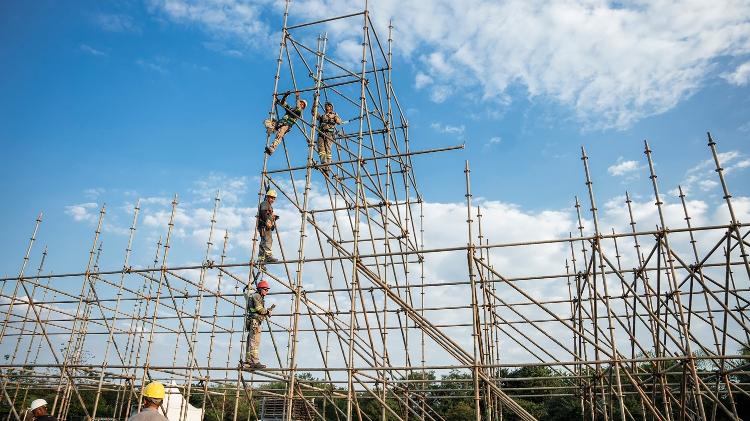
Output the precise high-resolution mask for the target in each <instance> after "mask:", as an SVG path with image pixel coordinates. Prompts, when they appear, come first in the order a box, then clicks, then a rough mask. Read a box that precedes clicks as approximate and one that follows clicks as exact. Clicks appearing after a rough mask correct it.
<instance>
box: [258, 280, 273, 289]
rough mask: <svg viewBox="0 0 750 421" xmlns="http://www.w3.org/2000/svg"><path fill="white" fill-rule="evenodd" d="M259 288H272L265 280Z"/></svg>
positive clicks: (260, 283)
mask: <svg viewBox="0 0 750 421" xmlns="http://www.w3.org/2000/svg"><path fill="white" fill-rule="evenodd" d="M258 288H269V289H270V287H269V286H268V281H266V280H265V279H264V280H262V281H260V282H258Z"/></svg>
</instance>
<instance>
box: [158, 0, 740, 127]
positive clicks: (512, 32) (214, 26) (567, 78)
mask: <svg viewBox="0 0 750 421" xmlns="http://www.w3.org/2000/svg"><path fill="white" fill-rule="evenodd" d="M149 5H150V8H151V10H152V11H154V12H155V13H158V14H160V15H162V16H165V17H166V18H168V19H169V20H171V21H173V22H177V23H182V24H197V25H199V26H200V27H202V28H204V29H205V30H206V31H207V32H209V33H210V34H212V35H214V36H215V37H221V38H225V39H226V38H228V37H233V38H234V39H235V40H237V41H238V42H240V43H243V45H250V46H254V47H262V48H261V49H263V50H265V48H266V47H268V46H270V45H272V43H271V42H269V39H270V37H271V32H272V29H270V25H269V24H267V23H266V22H265V21H264V20H263V16H264V15H266V14H268V13H275V14H278V13H279V8H278V6H277V5H275V4H273V3H270V2H266V1H265V0H258V1H254V2H247V1H240V0H208V1H205V2H192V1H187V0H149ZM326 5H327V6H326V7H321V3H320V1H319V0H300V1H298V2H295V3H294V6H293V8H292V13H293V14H294V16H295V18H298V19H315V18H322V17H328V16H329V15H330V11H331V10H336V11H337V12H338V13H348V12H350V11H353V10H354V9H356V8H358V7H359V5H358V4H356V5H355V4H353V3H352V2H350V1H347V0H330V1H328V2H326ZM371 9H372V10H371V16H372V17H373V20H374V21H375V26H376V27H377V28H378V29H379V30H381V31H387V27H388V24H389V20H390V19H391V18H392V19H393V24H394V26H395V28H396V33H395V35H394V38H395V39H396V40H398V42H397V43H396V44H395V48H396V52H397V53H398V54H401V55H403V56H406V57H408V58H411V59H413V62H414V63H415V65H416V66H417V77H416V78H415V86H416V87H418V88H424V87H427V86H429V87H430V90H429V92H428V95H429V97H430V99H431V100H433V101H434V102H437V103H441V102H444V101H446V100H447V99H448V98H450V97H451V96H453V95H466V94H470V95H474V96H475V97H476V98H479V99H483V100H494V101H496V102H498V103H501V104H502V103H505V104H507V103H508V99H509V98H510V97H511V95H513V96H515V97H516V98H517V97H518V96H519V95H524V96H527V97H528V98H530V99H531V100H534V99H536V98H540V99H542V100H544V101H549V100H553V101H554V102H556V103H558V104H560V105H562V106H563V107H565V108H567V109H569V110H571V113H572V114H573V115H574V116H576V118H577V119H578V120H579V121H581V122H582V123H583V127H585V128H587V129H611V128H614V129H624V128H627V127H630V126H631V125H632V124H633V123H635V122H636V121H638V120H640V119H642V118H644V117H647V116H651V115H656V114H660V113H663V112H665V111H667V110H670V109H672V108H673V107H674V106H675V105H677V104H678V103H680V101H682V100H684V99H686V98H688V97H690V96H691V95H692V94H693V93H695V92H696V91H698V90H700V89H701V87H702V85H703V84H704V83H705V81H706V80H707V79H708V78H710V77H713V75H715V74H716V73H715V71H716V70H715V69H716V66H717V59H718V58H720V57H744V55H745V54H746V53H747V51H750V37H747V36H746V35H745V34H747V33H748V32H750V22H748V20H747V16H750V3H748V2H730V1H729V0H725V1H717V2H691V3H689V4H685V2H636V3H627V2H626V3H622V2H620V3H610V2H603V1H590V0H572V1H571V0H552V1H547V0H509V1H504V2H493V1H489V0H468V1H465V2H455V1H449V0H435V1H430V2H424V1H419V0H381V1H378V2H375V3H373V4H372V5H371ZM347 25H348V22H346V21H337V22H335V23H332V24H331V25H330V26H329V30H330V31H331V32H330V33H329V37H330V38H331V39H333V37H335V38H336V39H337V42H336V45H337V46H338V47H336V48H339V49H342V51H341V52H336V51H332V53H334V54H341V55H344V56H346V55H347V53H348V51H343V50H346V49H348V48H350V47H351V45H359V41H357V37H358V36H359V34H360V33H361V28H360V25H359V23H354V22H352V23H351V24H350V25H349V26H347ZM747 72H748V68H747V66H746V65H744V64H743V65H741V66H740V67H739V68H737V69H736V70H734V71H733V72H732V73H731V74H729V75H728V76H727V77H728V78H729V80H731V81H732V83H736V84H740V83H747V79H748V73H747ZM518 88H521V89H518ZM518 92H523V94H519V93H518Z"/></svg>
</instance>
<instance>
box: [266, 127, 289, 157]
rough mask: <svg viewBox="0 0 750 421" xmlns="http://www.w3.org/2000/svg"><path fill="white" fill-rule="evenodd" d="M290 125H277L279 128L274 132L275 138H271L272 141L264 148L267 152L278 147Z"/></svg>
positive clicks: (271, 151)
mask: <svg viewBox="0 0 750 421" xmlns="http://www.w3.org/2000/svg"><path fill="white" fill-rule="evenodd" d="M290 128H291V127H289V126H281V127H279V130H278V131H277V132H276V139H274V140H273V143H271V146H269V147H268V148H266V149H267V150H268V151H270V152H269V154H271V153H273V152H274V151H275V150H276V148H278V147H279V143H281V140H282V139H284V136H285V135H286V133H287V132H288V131H289V129H290Z"/></svg>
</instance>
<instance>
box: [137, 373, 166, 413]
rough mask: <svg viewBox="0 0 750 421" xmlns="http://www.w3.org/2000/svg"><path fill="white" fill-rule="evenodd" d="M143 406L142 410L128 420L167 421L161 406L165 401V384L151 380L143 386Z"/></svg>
mask: <svg viewBox="0 0 750 421" xmlns="http://www.w3.org/2000/svg"><path fill="white" fill-rule="evenodd" d="M141 394H142V395H143V408H141V412H139V413H137V414H135V415H133V416H131V417H130V418H128V421H167V417H165V416H164V415H162V414H161V413H160V411H159V407H160V406H161V404H162V402H163V401H164V395H165V392H164V385H163V384H161V383H159V382H151V383H149V384H147V385H146V387H144V388H143V391H142V393H141Z"/></svg>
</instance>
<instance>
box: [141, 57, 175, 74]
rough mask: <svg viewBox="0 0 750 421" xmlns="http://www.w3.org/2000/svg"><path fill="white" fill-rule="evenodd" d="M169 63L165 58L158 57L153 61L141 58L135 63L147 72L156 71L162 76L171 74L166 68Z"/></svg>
mask: <svg viewBox="0 0 750 421" xmlns="http://www.w3.org/2000/svg"><path fill="white" fill-rule="evenodd" d="M168 62H169V60H168V59H166V58H164V57H157V58H155V59H153V60H145V59H142V58H139V59H138V60H136V61H135V64H137V65H139V66H141V67H142V68H144V69H146V70H151V71H155V72H157V73H161V74H167V73H169V71H168V70H167V68H166V67H165V66H166V64H167V63H168Z"/></svg>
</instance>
